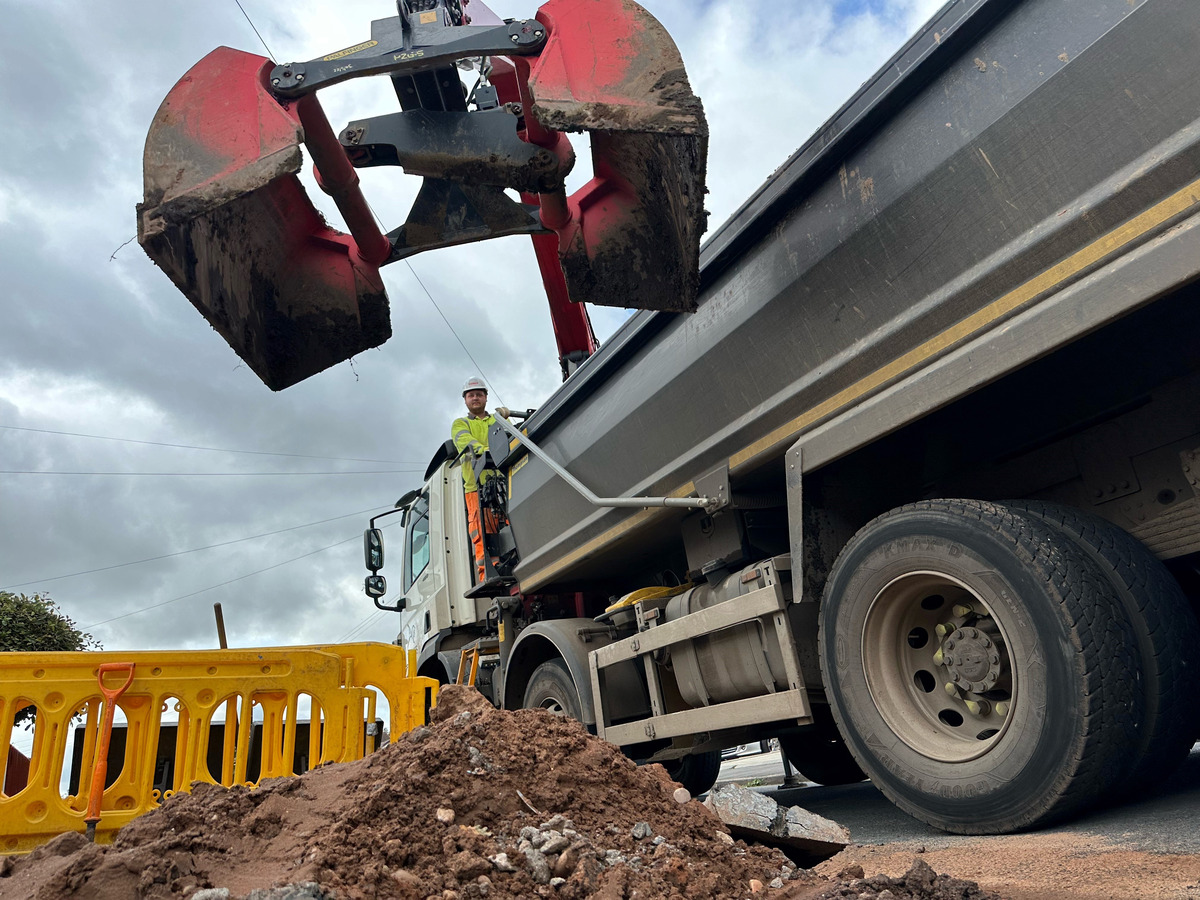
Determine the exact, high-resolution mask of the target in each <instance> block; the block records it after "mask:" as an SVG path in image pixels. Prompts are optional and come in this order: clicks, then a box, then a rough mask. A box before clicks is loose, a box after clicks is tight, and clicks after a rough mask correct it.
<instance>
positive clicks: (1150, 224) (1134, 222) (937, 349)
mask: <svg viewBox="0 0 1200 900" xmlns="http://www.w3.org/2000/svg"><path fill="white" fill-rule="evenodd" d="M1198 203H1200V179H1197V180H1196V181H1193V182H1192V183H1191V184H1189V185H1187V186H1186V187H1184V188H1182V189H1180V190H1178V191H1176V192H1175V193H1174V194H1171V195H1170V196H1169V197H1166V198H1165V199H1163V200H1160V201H1159V202H1158V203H1156V204H1154V205H1153V206H1151V207H1150V208H1149V209H1147V210H1146V211H1145V212H1142V213H1140V214H1138V215H1136V216H1134V217H1133V218H1132V219H1129V220H1128V221H1127V222H1124V223H1123V224H1121V225H1118V226H1117V227H1116V228H1114V229H1113V230H1112V231H1110V232H1108V233H1107V234H1104V235H1102V236H1101V237H1099V238H1097V239H1096V240H1095V241H1092V243H1090V244H1088V245H1086V246H1085V247H1081V248H1080V249H1079V250H1076V251H1075V252H1074V253H1072V254H1071V255H1070V256H1067V257H1066V258H1065V259H1063V260H1061V261H1060V262H1058V263H1056V264H1055V265H1053V266H1050V267H1049V268H1048V269H1045V270H1044V271H1042V272H1040V273H1039V274H1037V275H1035V276H1034V277H1032V278H1030V279H1029V280H1028V281H1026V282H1025V283H1023V284H1021V285H1020V286H1019V287H1016V288H1014V289H1013V290H1011V291H1009V292H1008V293H1007V294H1004V295H1003V296H1001V297H998V298H997V299H995V300H993V301H992V302H991V303H989V304H988V305H987V306H984V307H983V308H981V309H979V310H978V311H976V312H974V313H972V314H971V315H969V316H967V317H966V318H965V319H962V320H961V321H959V322H957V323H955V324H954V325H952V326H950V327H949V328H947V329H945V330H944V331H941V332H939V333H938V334H936V335H934V336H933V337H931V338H929V339H928V340H926V341H924V342H923V343H921V344H919V345H918V346H916V347H914V348H913V349H912V350H909V351H908V352H907V353H904V354H902V355H900V356H898V357H897V358H895V359H893V360H892V361H891V362H889V363H887V364H885V365H883V366H880V367H879V368H878V369H876V370H875V371H873V372H871V373H870V374H869V375H866V376H864V377H863V378H860V379H859V380H858V381H856V382H855V383H854V384H852V385H850V386H849V387H846V388H844V389H843V390H841V391H838V392H837V393H836V394H834V395H832V396H831V397H828V398H827V399H825V400H823V401H822V402H821V403H818V404H817V405H816V406H814V407H811V408H810V409H808V410H806V411H805V412H803V413H801V414H800V415H798V416H796V417H795V418H794V419H791V420H790V421H788V422H785V423H784V424H782V425H780V426H778V427H777V428H775V429H773V430H772V431H770V432H769V433H768V434H767V435H765V436H764V437H762V438H760V439H759V440H757V441H755V442H754V443H752V444H750V445H748V446H746V447H744V448H743V449H741V450H739V451H737V452H736V453H734V454H733V455H732V456H730V457H729V468H730V471H731V472H732V471H735V470H736V469H738V468H739V467H745V466H748V465H749V464H750V463H752V462H753V461H754V460H755V459H757V458H759V457H761V456H763V455H764V454H767V453H770V452H772V451H775V450H778V449H779V447H780V446H781V445H784V444H788V443H791V442H792V441H794V440H795V439H796V438H797V437H799V436H800V434H801V433H803V432H804V431H805V430H806V429H808V428H809V427H810V426H812V425H814V424H816V423H817V422H820V421H822V420H824V419H828V418H830V417H832V416H833V415H835V414H837V413H839V412H842V411H843V410H845V409H846V408H847V407H849V406H852V405H853V404H854V403H856V402H858V401H859V400H861V399H863V398H864V397H866V396H868V395H869V394H872V393H874V392H875V391H877V390H879V389H881V388H884V387H886V386H887V385H889V384H892V383H894V382H896V381H899V380H900V379H901V378H903V377H905V376H907V375H911V374H912V373H913V372H915V371H917V370H918V369H920V368H921V367H922V366H924V365H926V364H928V363H929V362H930V361H931V360H932V359H934V358H935V357H937V356H939V355H941V354H942V353H945V352H946V351H948V350H951V349H953V348H955V347H957V346H959V345H960V344H963V343H965V342H966V341H967V340H969V339H971V338H974V337H976V336H977V335H978V334H980V333H981V332H983V331H985V330H987V329H988V328H989V327H991V326H992V325H994V324H996V323H997V322H998V321H999V320H1000V319H1003V318H1004V317H1006V316H1008V315H1011V314H1012V313H1014V312H1016V311H1018V310H1019V309H1020V308H1021V307H1023V306H1025V305H1026V304H1028V303H1030V302H1032V301H1033V300H1034V299H1036V298H1037V297H1040V296H1042V295H1044V294H1046V293H1048V292H1049V291H1051V290H1053V289H1055V288H1057V287H1059V286H1060V285H1062V284H1063V283H1064V282H1065V281H1068V280H1069V279H1071V278H1073V277H1075V276H1077V275H1079V274H1080V273H1082V272H1084V271H1085V270H1087V269H1089V268H1091V267H1092V266H1095V265H1097V264H1098V263H1101V262H1103V261H1104V260H1105V259H1106V258H1108V257H1110V256H1113V255H1114V254H1116V253H1117V252H1118V251H1120V250H1121V249H1122V248H1124V247H1126V246H1127V245H1129V244H1131V243H1132V242H1134V241H1136V240H1137V239H1139V238H1141V237H1143V236H1144V235H1146V234H1147V233H1148V232H1150V231H1153V230H1154V229H1155V228H1158V227H1159V226H1161V225H1163V224H1164V223H1166V222H1168V221H1169V220H1171V219H1173V218H1175V217H1176V216H1179V215H1180V214H1182V213H1185V212H1187V211H1189V210H1190V209H1191V208H1192V207H1194V206H1196V205H1197V204H1198ZM694 491H695V487H694V485H693V484H692V483H691V482H688V483H687V484H686V485H684V486H682V487H680V488H678V489H677V490H675V491H672V492H671V494H670V496H672V497H687V496H689V495H691V494H692V493H693V492H694ZM664 512H665V510H664V509H661V508H660V509H643V510H641V511H639V512H637V513H635V514H634V515H632V516H630V517H629V518H628V519H626V520H625V521H623V522H620V523H618V524H617V525H614V526H613V527H612V528H610V529H608V530H607V531H605V532H604V533H603V534H600V535H597V536H596V537H594V538H592V539H591V540H590V541H588V542H587V543H585V544H584V545H582V546H581V547H579V548H577V549H575V550H573V551H572V552H570V553H568V554H566V555H565V556H563V557H562V558H561V559H558V560H556V561H555V562H553V563H551V564H550V565H548V566H545V567H544V568H542V569H540V570H538V571H537V572H535V573H533V574H532V575H530V576H528V577H527V578H522V579H521V588H522V590H526V591H528V590H532V589H533V588H536V587H537V586H539V585H541V584H544V583H546V582H548V581H549V580H550V579H552V578H554V577H555V576H557V575H558V574H559V573H561V572H562V571H563V570H564V569H566V568H567V567H569V566H571V565H572V564H573V563H575V562H576V561H578V560H580V559H582V558H583V557H585V556H587V555H588V554H590V553H592V552H594V551H595V550H596V549H598V548H599V547H601V546H603V545H604V544H607V543H610V542H611V541H614V540H616V539H617V538H620V537H621V536H622V535H624V534H626V533H627V532H629V531H632V530H634V529H635V528H638V527H640V526H641V525H643V524H645V523H647V522H649V521H650V520H651V519H653V518H654V517H656V516H658V515H661V514H663V513H664Z"/></svg>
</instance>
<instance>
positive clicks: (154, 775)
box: [0, 643, 437, 854]
mask: <svg viewBox="0 0 1200 900" xmlns="http://www.w3.org/2000/svg"><path fill="white" fill-rule="evenodd" d="M104 663H122V664H132V665H133V680H132V682H131V683H130V684H129V686H128V688H127V689H125V691H124V692H123V693H121V695H120V696H119V698H118V699H117V701H116V703H115V707H116V709H117V710H118V711H119V713H121V714H123V716H124V719H125V723H124V730H123V734H122V736H123V744H124V751H123V754H120V747H119V746H118V743H119V742H118V740H117V738H118V735H116V734H114V738H113V740H114V743H113V753H114V754H120V755H119V756H110V760H112V762H111V763H110V765H109V768H108V777H107V780H106V782H105V786H104V789H103V796H102V800H101V804H100V821H99V823H98V825H97V826H96V841H97V842H99V843H108V842H110V841H111V840H112V839H113V836H114V835H115V833H116V831H117V829H119V828H120V827H121V826H122V825H124V824H125V823H126V822H128V821H130V820H131V819H133V818H134V817H135V816H138V815H140V814H142V813H144V812H146V811H148V810H150V809H153V808H154V807H155V806H157V805H158V803H159V802H160V801H161V800H162V799H163V797H165V796H169V795H170V794H171V793H173V792H175V791H181V790H182V791H186V790H188V789H189V788H190V786H191V785H192V783H193V782H197V781H200V782H208V783H210V784H224V785H234V784H243V785H252V784H257V783H258V782H259V781H261V780H262V779H264V778H276V777H280V776H284V775H293V774H297V770H298V769H299V770H303V769H305V768H313V767H315V766H317V765H320V764H322V763H327V762H348V761H350V760H355V759H360V758H361V757H362V756H363V755H364V754H365V753H369V752H371V751H373V750H375V749H376V748H377V747H378V745H379V737H380V736H379V735H378V734H375V733H374V732H375V721H376V711H375V706H376V693H375V690H372V688H374V689H376V690H378V691H379V692H380V693H381V694H383V696H384V697H385V698H386V699H387V702H388V707H389V712H390V717H389V729H390V732H391V735H392V737H393V739H394V738H395V737H397V736H399V735H400V734H402V733H403V732H405V731H408V730H409V729H410V728H413V727H415V726H416V725H419V724H422V723H423V722H424V721H425V716H426V710H427V709H428V708H429V707H430V706H431V705H432V704H433V703H435V702H436V692H437V681H436V680H434V679H432V678H424V677H419V676H416V675H415V674H413V675H409V674H408V673H409V672H414V673H415V668H416V658H415V653H411V652H410V654H407V655H406V653H405V651H404V650H403V649H401V648H400V647H396V646H394V645H391V644H373V643H361V644H344V645H338V646H321V647H271V648H254V649H230V650H199V651H142V652H137V653H125V652H83V653H0V764H3V760H5V759H10V758H11V755H10V754H9V748H10V747H11V745H12V737H13V729H14V726H13V718H14V716H15V715H16V713H17V712H19V711H20V710H21V709H23V708H25V707H28V706H33V707H36V708H37V718H36V726H35V727H34V731H33V748H32V751H31V752H30V761H29V773H28V778H27V782H26V783H25V784H24V786H23V787H21V788H20V789H19V790H15V791H13V792H12V793H11V794H8V793H0V854H10V853H22V852H26V851H29V850H32V849H33V848H34V847H36V846H38V845H39V844H42V843H44V842H45V841H47V840H49V839H50V838H52V837H54V836H56V835H58V834H62V833H64V832H67V831H79V832H83V831H84V830H85V821H84V820H85V817H86V816H87V811H88V801H89V794H90V792H91V789H92V774H93V772H94V771H95V769H96V768H97V767H98V766H99V763H100V761H99V760H98V759H97V758H96V753H97V746H98V743H99V739H100V734H101V725H102V719H103V691H102V688H101V682H100V681H99V680H98V672H99V668H100V666H101V664H104ZM116 680H117V679H116V677H115V676H106V680H105V682H104V687H105V689H107V690H109V692H110V693H111V692H112V690H111V689H112V688H113V687H114V686H115V681H116ZM119 680H121V681H123V680H124V675H123V674H122V675H121V676H120V679H119ZM306 705H307V706H308V707H309V713H308V717H307V721H306V720H305V719H304V718H302V713H303V707H304V706H306ZM77 714H78V715H79V716H80V719H79V722H78V723H77V725H76V728H77V729H82V732H81V738H80V739H74V740H73V737H72V727H71V725H72V720H73V719H74V718H75V716H76V715H77ZM176 720H177V721H176ZM118 730H119V729H118ZM72 754H74V756H75V758H76V759H75V762H76V765H75V773H76V780H77V784H75V785H71V786H69V788H68V786H67V785H66V782H67V773H68V772H70V770H71V758H72ZM297 760H299V761H300V765H297ZM3 774H5V773H3V772H0V785H3V784H5V778H4V777H2V776H3ZM18 780H19V779H18ZM156 780H157V781H158V782H159V783H160V784H162V785H164V786H165V790H162V791H160V790H159V789H158V788H156V787H155V782H156ZM10 781H11V780H10ZM9 789H10V790H11V788H9Z"/></svg>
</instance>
